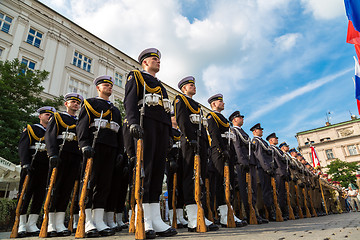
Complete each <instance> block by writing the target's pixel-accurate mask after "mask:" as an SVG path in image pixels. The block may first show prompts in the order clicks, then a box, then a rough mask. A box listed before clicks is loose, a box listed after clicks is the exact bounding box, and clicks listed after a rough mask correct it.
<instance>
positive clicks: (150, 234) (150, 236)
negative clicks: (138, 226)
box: [145, 230, 156, 239]
mask: <svg viewBox="0 0 360 240" xmlns="http://www.w3.org/2000/svg"><path fill="white" fill-rule="evenodd" d="M145 236H146V239H154V238H156V233H155V231H154V230H147V231H145Z"/></svg>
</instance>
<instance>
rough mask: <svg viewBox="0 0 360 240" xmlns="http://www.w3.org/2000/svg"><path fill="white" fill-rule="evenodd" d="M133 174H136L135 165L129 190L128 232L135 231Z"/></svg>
mask: <svg viewBox="0 0 360 240" xmlns="http://www.w3.org/2000/svg"><path fill="white" fill-rule="evenodd" d="M135 176H136V167H134V169H133V175H132V186H131V192H130V208H131V219H130V226H129V233H135Z"/></svg>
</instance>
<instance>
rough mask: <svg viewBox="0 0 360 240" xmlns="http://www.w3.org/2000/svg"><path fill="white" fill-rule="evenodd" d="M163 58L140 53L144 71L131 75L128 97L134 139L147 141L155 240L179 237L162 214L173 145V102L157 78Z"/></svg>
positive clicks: (147, 215) (150, 233) (147, 216)
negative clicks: (141, 114)
mask: <svg viewBox="0 0 360 240" xmlns="http://www.w3.org/2000/svg"><path fill="white" fill-rule="evenodd" d="M160 57H161V55H160V51H159V50H157V49H155V48H149V49H145V50H144V51H142V52H141V53H140V55H139V58H138V60H139V63H140V64H141V66H142V67H143V69H144V70H143V71H141V72H140V71H138V70H133V71H131V72H130V73H129V75H128V78H127V82H126V85H125V98H124V106H125V111H126V119H127V124H128V126H129V128H130V132H131V134H132V136H133V137H134V138H136V139H139V138H143V141H144V172H145V178H144V195H143V209H144V225H145V233H146V237H147V238H155V237H156V234H158V235H160V236H164V237H168V236H173V235H175V234H177V231H176V229H174V228H172V227H170V226H169V225H167V224H166V223H164V221H163V220H162V219H161V215H160V203H159V197H160V194H161V193H162V181H163V177H164V170H165V160H166V154H167V151H168V149H169V147H170V144H171V145H172V139H171V121H170V111H171V102H170V100H169V98H168V95H167V91H166V89H165V88H164V86H163V85H162V83H161V81H160V80H159V79H157V78H156V73H157V72H159V70H160ZM144 88H145V90H144ZM144 93H145V96H144ZM143 103H145V111H144V118H143V126H140V111H139V109H140V108H141V106H142V104H143Z"/></svg>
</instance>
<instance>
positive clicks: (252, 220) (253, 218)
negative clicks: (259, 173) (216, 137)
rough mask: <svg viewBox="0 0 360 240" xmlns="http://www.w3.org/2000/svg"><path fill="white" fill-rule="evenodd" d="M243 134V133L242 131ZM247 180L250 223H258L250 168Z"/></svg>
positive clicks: (249, 156)
mask: <svg viewBox="0 0 360 240" xmlns="http://www.w3.org/2000/svg"><path fill="white" fill-rule="evenodd" d="M240 134H241V133H240ZM248 158H249V163H250V159H251V141H250V139H249V155H248ZM246 182H247V184H248V204H249V210H250V219H249V223H250V224H255V225H256V224H258V221H257V218H256V213H255V209H254V205H253V202H252V185H251V174H250V170H249V172H247V173H246Z"/></svg>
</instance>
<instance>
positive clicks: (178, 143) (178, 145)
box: [172, 141, 180, 148]
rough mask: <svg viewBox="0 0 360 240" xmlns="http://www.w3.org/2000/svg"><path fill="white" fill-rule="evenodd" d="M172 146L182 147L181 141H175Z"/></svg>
mask: <svg viewBox="0 0 360 240" xmlns="http://www.w3.org/2000/svg"><path fill="white" fill-rule="evenodd" d="M172 147H173V148H180V141H177V142H176V143H174V144H173V146H172Z"/></svg>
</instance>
